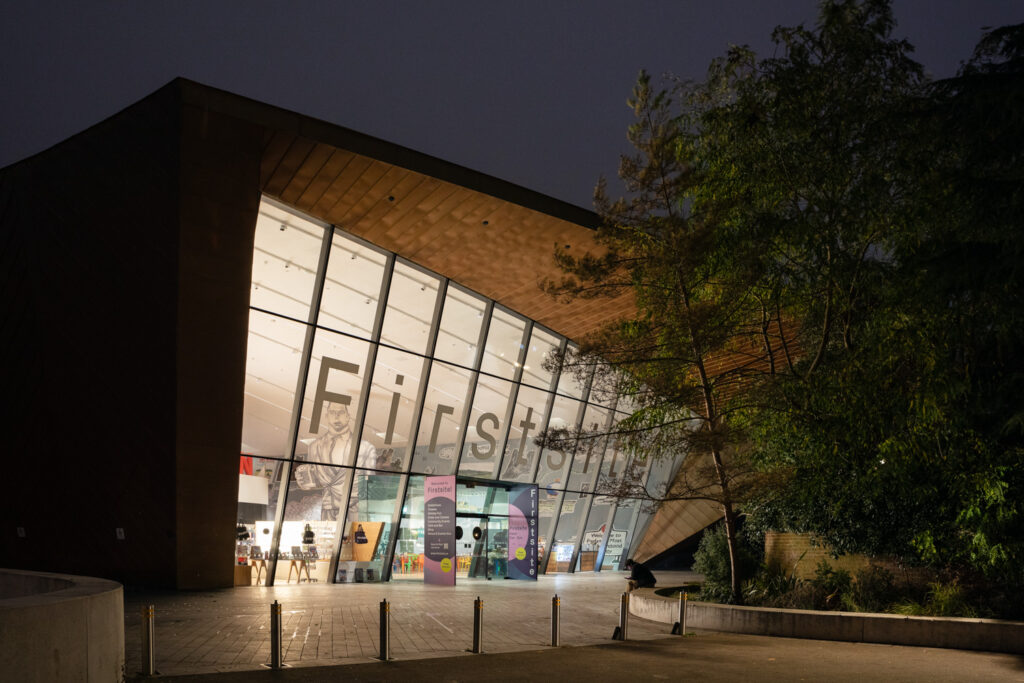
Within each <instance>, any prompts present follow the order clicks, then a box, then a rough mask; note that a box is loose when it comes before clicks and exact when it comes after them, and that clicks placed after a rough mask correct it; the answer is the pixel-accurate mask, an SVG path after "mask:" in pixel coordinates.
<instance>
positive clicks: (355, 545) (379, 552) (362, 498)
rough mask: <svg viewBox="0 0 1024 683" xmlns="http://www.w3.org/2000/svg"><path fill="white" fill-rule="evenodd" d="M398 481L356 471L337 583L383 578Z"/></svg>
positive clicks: (390, 477) (398, 488)
mask: <svg viewBox="0 0 1024 683" xmlns="http://www.w3.org/2000/svg"><path fill="white" fill-rule="evenodd" d="M401 481H402V477H401V476H400V475H397V474H379V473H372V472H365V471H357V472H356V476H355V482H354V483H353V484H352V499H351V501H350V502H349V514H348V517H347V518H346V520H345V533H344V536H343V538H342V545H341V554H340V555H339V557H338V572H337V574H336V575H335V579H336V581H337V582H338V583H352V582H354V583H364V582H365V583H374V582H377V581H380V580H381V578H382V577H383V574H384V572H383V569H384V556H385V554H386V552H387V547H388V543H389V542H390V540H391V534H392V533H394V530H393V529H392V525H391V520H392V518H393V515H394V513H395V507H396V506H397V505H398V504H399V502H400V501H399V500H398V498H399V496H400V494H401Z"/></svg>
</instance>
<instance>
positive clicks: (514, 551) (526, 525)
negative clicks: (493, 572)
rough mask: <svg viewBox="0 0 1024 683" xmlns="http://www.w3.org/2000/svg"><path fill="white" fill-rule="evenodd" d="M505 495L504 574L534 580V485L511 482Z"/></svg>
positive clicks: (535, 507)
mask: <svg viewBox="0 0 1024 683" xmlns="http://www.w3.org/2000/svg"><path fill="white" fill-rule="evenodd" d="M508 498H509V502H508V578H510V579H524V580H527V581H536V580H537V511H538V495H537V485H536V484H519V485H517V486H513V487H512V488H511V490H510V491H509V494H508Z"/></svg>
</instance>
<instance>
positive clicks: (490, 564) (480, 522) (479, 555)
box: [455, 514, 508, 579]
mask: <svg viewBox="0 0 1024 683" xmlns="http://www.w3.org/2000/svg"><path fill="white" fill-rule="evenodd" d="M456 524H457V525H458V527H459V528H460V529H461V530H462V533H461V534H459V533H458V532H456V535H457V536H458V535H461V538H459V539H458V540H456V543H455V545H456V550H457V553H456V563H457V564H456V567H457V572H458V573H457V574H456V575H457V576H459V577H461V578H467V579H503V578H505V576H506V575H507V574H508V518H507V517H492V516H488V515H467V514H459V515H456Z"/></svg>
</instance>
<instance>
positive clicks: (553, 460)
mask: <svg viewBox="0 0 1024 683" xmlns="http://www.w3.org/2000/svg"><path fill="white" fill-rule="evenodd" d="M582 405H583V403H582V402H580V401H577V400H575V399H572V398H567V397H565V396H556V397H555V403H554V405H553V406H552V408H551V419H550V420H548V429H549V430H550V429H567V430H569V431H570V432H571V431H572V430H573V429H575V428H576V420H577V418H578V417H579V411H580V408H581V406H582ZM571 464H572V448H571V447H568V448H566V449H552V448H545V449H544V451H543V452H542V453H541V454H540V466H539V468H538V469H537V483H538V484H539V485H540V486H541V487H542V488H545V487H546V488H551V489H564V488H565V483H566V477H567V475H568V472H569V466H570V465H571Z"/></svg>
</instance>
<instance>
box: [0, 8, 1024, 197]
mask: <svg viewBox="0 0 1024 683" xmlns="http://www.w3.org/2000/svg"><path fill="white" fill-rule="evenodd" d="M357 5H358V6H357ZM817 5H818V3H817V2H816V1H814V0H715V1H714V2H712V1H710V0H685V1H675V2H670V1H669V0H664V1H662V2H653V1H644V0H632V1H631V2H629V3H626V2H609V1H606V0H602V1H591V2H568V1H563V0H546V1H544V2H532V1H527V2H515V3H509V2H505V3H489V2H480V1H479V0H477V1H476V2H463V1H458V2H442V3H424V2H418V3H413V2H407V3H398V2H372V3H354V2H345V1H344V0H329V1H319V2H315V1H307V2H299V3H287V2H280V0H278V1H276V2H266V1H261V0H249V1H245V2H243V1H235V0H215V1H213V2H209V1H196V0H182V1H177V2H156V1H147V2H129V1H128V0H120V1H113V0H110V1H99V0H86V1H81V0H78V1H76V0H67V1H65V2H50V1H47V0H32V1H31V2H21V3H13V2H9V3H6V6H5V8H4V10H3V12H2V14H0V18H2V20H0V92H2V93H3V100H2V101H3V104H2V105H0V116H2V120H0V131H2V133H0V166H6V165H8V164H10V163H13V162H15V161H18V160H19V159H22V158H25V157H27V156H30V155H32V154H34V153H36V152H39V151H42V150H43V149H46V148H47V147H49V146H51V145H53V144H55V143H57V142H59V141H60V140H62V139H64V138H66V137H68V136H70V135H73V134H74V133H76V132H78V131H79V130H82V129H83V128H86V127H87V126H89V125H91V124H93V123H96V122H98V121H100V120H102V119H103V118H105V117H107V116H109V115H111V114H113V113H115V112H117V111H119V110H120V109H122V108H124V107H126V106H128V105H129V104H131V103H132V102H134V101H136V100H138V99H140V98H142V97H144V96H145V95H147V94H149V93H150V92H152V91H153V90H156V89H157V88H159V87H160V86H162V85H164V84H165V83H167V82H168V81H170V80H171V79H173V78H174V77H176V76H184V77H186V78H191V79H193V80H196V81H200V82H202V83H206V84H208V85H212V86H216V87H219V88H223V89H225V90H229V91H231V92H235V93H238V94H241V95H245V96H248V97H252V98H255V99H257V100H262V101H265V102H268V103H271V104H275V105H278V106H281V107H285V108H287V109H292V110H295V111H298V112H301V113H303V114H308V115H311V116H315V117H318V118H322V119H325V120H327V121H330V122H332V123H337V124H340V125H344V126H348V127H350V128H354V129H356V130H359V131H362V132H365V133H369V134H371V135H375V136H378V137H381V138H384V139H386V140H389V141H391V142H396V143H398V144H401V145H405V146H407V147H411V148H413V149H416V150H419V151H422V152H426V153H428V154H431V155H434V156H437V157H441V158H443V159H446V160H448V161H452V162H455V163H458V164H462V165H464V166H468V167H470V168H472V169H475V170H478V171H483V172H486V173H490V174H492V175H496V176H498V177H500V178H503V179H506V180H510V181H512V182H516V183H519V184H521V185H525V186H526V187H529V188H531V189H534V190H538V191H540V192H543V193H546V194H550V195H552V196H554V197H557V198H559V199H564V200H566V201H569V202H572V203H574V204H579V205H581V206H587V207H589V206H590V203H591V202H590V198H591V193H592V190H593V186H594V182H595V180H596V179H597V177H598V176H599V175H601V174H605V175H614V172H615V168H616V166H617V164H618V155H619V154H620V153H621V152H623V151H625V149H626V147H625V138H624V135H625V128H626V126H627V125H628V124H629V120H630V115H629V111H628V110H627V109H626V107H625V99H626V97H627V95H628V93H629V90H630V88H631V86H632V84H633V82H634V79H635V77H636V74H637V72H638V71H639V70H640V69H641V68H645V69H647V70H648V71H650V72H652V73H654V74H660V73H665V72H671V73H673V74H676V75H678V76H681V77H684V78H700V77H701V76H702V75H703V73H704V72H705V70H706V68H707V65H708V63H709V62H710V60H711V59H712V58H714V57H716V56H719V55H721V54H722V53H723V52H724V51H725V49H726V48H727V46H728V45H729V44H730V43H734V44H744V43H745V44H749V45H751V46H752V47H754V48H755V49H756V50H757V52H758V53H759V54H762V55H765V54H767V53H768V52H769V51H770V49H771V43H770V33H771V30H772V28H774V27H775V26H777V25H779V24H782V25H794V24H797V23H801V22H804V23H808V24H813V23H814V21H815V18H816V16H817ZM297 8H302V9H297ZM894 11H895V14H896V19H897V22H898V26H897V29H896V32H895V35H896V36H898V37H905V38H907V39H909V40H910V42H911V43H913V44H914V45H915V46H916V47H917V52H916V56H917V59H918V60H919V61H920V62H922V63H923V64H924V65H925V67H926V68H927V69H928V70H929V71H931V72H932V73H933V74H934V75H936V76H948V75H952V73H953V72H954V71H955V70H956V67H957V65H958V64H959V62H960V61H962V60H964V59H966V58H967V57H968V56H969V55H970V52H971V49H972V48H973V46H974V44H975V43H976V42H977V40H978V38H979V37H980V36H981V33H982V27H986V26H987V27H994V26H1000V25H1004V24H1010V23H1018V22H1021V21H1024V1H1022V0H956V1H954V0H895V2H894Z"/></svg>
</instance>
